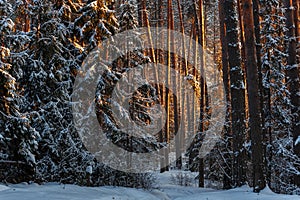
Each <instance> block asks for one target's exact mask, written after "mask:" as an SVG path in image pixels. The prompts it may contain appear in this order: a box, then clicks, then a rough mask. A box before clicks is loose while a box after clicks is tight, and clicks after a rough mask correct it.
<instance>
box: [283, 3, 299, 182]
mask: <svg viewBox="0 0 300 200" xmlns="http://www.w3.org/2000/svg"><path fill="white" fill-rule="evenodd" d="M284 7H285V8H286V12H285V17H286V28H287V32H286V36H287V38H288V46H287V47H288V50H287V53H288V59H287V65H288V66H287V75H288V77H287V82H288V86H289V90H290V98H291V107H292V108H291V114H292V134H293V144H294V153H295V154H296V155H297V156H299V157H300V115H299V113H300V90H299V89H300V85H299V78H300V77H299V64H297V61H296V39H295V35H296V34H295V26H294V12H293V10H292V0H284ZM298 170H300V169H299V168H298ZM294 182H295V184H296V185H297V186H300V175H295V177H294Z"/></svg>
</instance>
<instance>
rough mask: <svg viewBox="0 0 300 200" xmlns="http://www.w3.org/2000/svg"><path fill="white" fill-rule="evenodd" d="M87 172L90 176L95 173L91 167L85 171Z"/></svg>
mask: <svg viewBox="0 0 300 200" xmlns="http://www.w3.org/2000/svg"><path fill="white" fill-rule="evenodd" d="M85 171H86V173H88V174H92V173H93V167H92V166H90V165H89V166H87V167H86V170H85Z"/></svg>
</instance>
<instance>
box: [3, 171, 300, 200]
mask: <svg viewBox="0 0 300 200" xmlns="http://www.w3.org/2000/svg"><path fill="white" fill-rule="evenodd" d="M181 175H184V172H183V174H181V172H176V171H175V172H166V173H163V174H157V181H156V184H155V186H154V188H155V189H151V190H143V189H133V188H124V187H113V186H105V187H80V186H76V185H63V184H58V183H47V184H44V185H38V184H34V183H33V184H27V183H21V184H16V185H3V184H0V200H135V199H136V200H155V199H161V200H168V199H176V200H179V199H183V200H299V199H300V196H296V195H293V196H291V195H279V194H275V193H273V192H272V191H271V190H270V189H269V188H266V189H265V190H263V191H261V192H260V193H259V194H256V193H253V192H252V189H251V188H249V187H246V186H244V187H241V188H236V189H232V190H216V189H209V188H197V187H196V183H195V181H194V179H193V178H191V177H193V174H191V173H190V174H187V175H185V176H181ZM175 177H177V178H175ZM178 177H185V178H178ZM180 180H183V182H184V180H187V181H186V183H187V184H188V185H189V186H180V185H179V184H180V183H179V181H180Z"/></svg>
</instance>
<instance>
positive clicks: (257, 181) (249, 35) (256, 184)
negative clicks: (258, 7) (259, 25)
mask: <svg viewBox="0 0 300 200" xmlns="http://www.w3.org/2000/svg"><path fill="white" fill-rule="evenodd" d="M242 2H243V15H244V17H243V24H244V27H245V44H246V45H245V55H246V60H245V65H246V68H247V72H248V73H247V86H248V87H247V89H248V104H249V128H250V138H251V151H252V165H253V188H254V192H259V191H260V190H262V189H264V188H265V186H266V183H265V178H264V172H265V166H264V151H263V137H262V124H261V115H260V98H259V88H258V85H259V76H258V73H259V72H258V66H257V57H256V56H257V55H256V46H255V41H256V40H255V35H254V16H253V5H252V0H242Z"/></svg>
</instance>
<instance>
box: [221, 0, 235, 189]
mask: <svg viewBox="0 0 300 200" xmlns="http://www.w3.org/2000/svg"><path fill="white" fill-rule="evenodd" d="M219 19H220V38H221V46H222V71H223V84H224V89H225V93H226V102H227V108H226V121H225V125H224V132H225V133H224V137H225V138H224V141H225V154H224V167H223V168H224V179H223V188H224V189H230V188H231V187H232V158H231V153H230V152H232V132H231V108H230V107H231V105H230V102H231V97H230V80H229V63H228V48H227V40H226V27H225V10H224V0H219Z"/></svg>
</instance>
